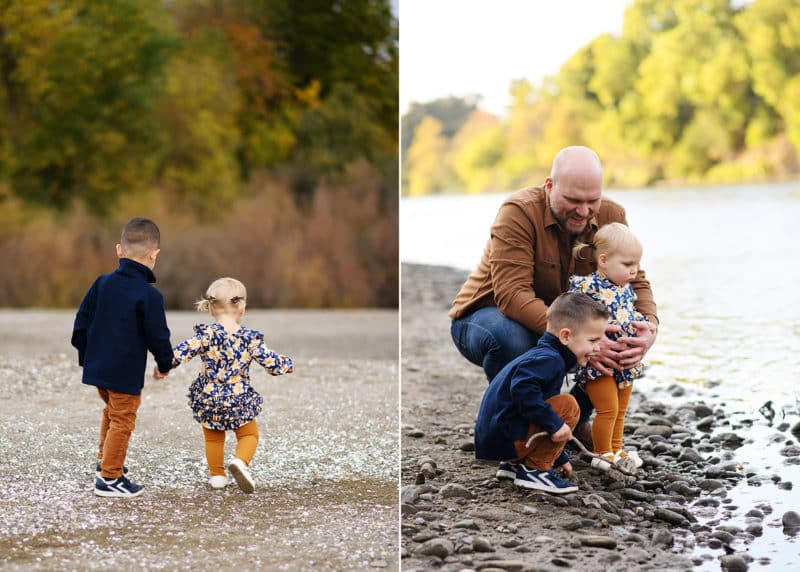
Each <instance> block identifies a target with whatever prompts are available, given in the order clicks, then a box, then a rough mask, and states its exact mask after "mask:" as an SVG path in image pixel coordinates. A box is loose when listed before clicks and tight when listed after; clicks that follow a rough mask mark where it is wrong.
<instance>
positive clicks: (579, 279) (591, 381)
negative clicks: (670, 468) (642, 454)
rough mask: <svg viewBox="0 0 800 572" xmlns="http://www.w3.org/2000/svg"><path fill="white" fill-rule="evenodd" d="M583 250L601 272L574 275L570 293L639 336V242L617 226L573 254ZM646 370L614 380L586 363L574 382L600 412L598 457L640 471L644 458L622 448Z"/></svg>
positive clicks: (627, 372) (627, 332)
mask: <svg viewBox="0 0 800 572" xmlns="http://www.w3.org/2000/svg"><path fill="white" fill-rule="evenodd" d="M585 248H590V249H592V254H593V257H594V260H595V262H596V263H597V270H596V271H595V272H593V273H591V274H589V275H588V276H576V275H574V276H570V279H569V281H570V291H573V292H583V293H584V294H587V295H588V296H590V297H591V298H593V299H595V300H597V301H598V302H601V303H602V304H604V305H605V306H606V307H607V308H608V310H609V312H610V313H611V318H610V320H609V323H610V324H611V325H615V326H619V327H620V329H621V330H622V333H621V334H620V335H623V336H631V337H632V336H635V335H636V328H634V327H633V326H632V325H631V322H634V321H641V320H646V319H647V318H645V317H644V316H643V315H642V314H641V313H640V312H639V311H637V310H636V308H635V306H634V301H635V300H636V294H635V293H634V292H633V288H632V287H631V285H630V282H631V281H632V280H633V279H634V278H636V273H637V272H638V271H639V261H640V260H641V258H642V245H641V243H640V242H639V240H638V239H637V238H636V236H635V235H634V234H633V233H632V232H631V230H630V229H629V228H628V227H627V226H625V225H624V224H621V223H618V222H613V223H609V224H607V225H605V226H603V227H601V228H600V229H599V230H598V231H597V233H596V234H595V236H594V241H593V244H591V245H587V244H583V243H579V244H577V245H576V246H575V248H574V249H573V255H574V256H575V257H579V256H580V252H581V250H582V249H585ZM610 337H613V338H616V337H618V336H617V335H614V336H610ZM642 370H643V367H642V365H641V364H639V365H637V366H636V367H633V368H631V369H626V370H623V371H616V370H615V371H614V375H613V377H612V376H608V375H603V374H602V373H600V372H599V371H598V370H597V369H595V368H594V367H592V366H591V365H587V366H586V367H583V368H580V369H579V370H578V373H577V374H576V375H575V381H576V382H578V383H582V384H584V387H585V389H586V393H587V394H588V395H589V399H591V401H592V405H594V407H595V409H596V410H597V415H596V416H595V420H594V423H593V425H592V440H593V441H594V451H595V453H597V454H598V455H602V456H603V457H606V458H608V459H611V460H613V461H615V462H618V461H620V460H621V459H622V458H624V457H629V458H630V459H631V460H632V462H633V463H634V464H635V466H636V467H640V466H641V465H642V460H641V459H640V458H639V456H638V455H637V454H636V452H626V451H623V450H622V432H623V429H624V428H625V412H626V411H627V409H628V401H629V400H630V397H631V391H632V390H633V380H634V379H636V378H637V377H639V376H641V375H642ZM630 462H631V461H628V463H630ZM592 466H593V467H596V468H599V469H602V470H608V468H609V467H610V465H609V464H608V463H603V462H602V461H601V460H600V459H594V460H592Z"/></svg>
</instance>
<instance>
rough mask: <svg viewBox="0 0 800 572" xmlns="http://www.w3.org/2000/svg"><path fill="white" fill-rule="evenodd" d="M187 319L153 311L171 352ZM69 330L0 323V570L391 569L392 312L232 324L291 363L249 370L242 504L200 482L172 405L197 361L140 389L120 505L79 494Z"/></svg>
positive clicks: (79, 417)
mask: <svg viewBox="0 0 800 572" xmlns="http://www.w3.org/2000/svg"><path fill="white" fill-rule="evenodd" d="M200 317H201V316H200V315H198V314H195V313H191V312H176V313H172V312H170V313H168V315H167V318H168V322H169V325H170V328H171V330H172V341H173V344H176V343H177V342H179V341H181V340H182V339H184V338H186V337H188V336H189V335H190V333H191V326H192V324H194V323H195V322H196V321H198V318H200ZM73 318H74V314H73V312H67V311H64V312H60V311H36V310H26V311H19V310H0V348H2V350H0V387H2V388H3V391H2V393H1V394H0V567H2V568H4V569H11V570H15V569H19V570H21V569H25V570H28V569H65V570H66V569H100V568H111V567H113V568H118V569H134V568H148V569H169V570H188V569H213V568H222V567H232V568H236V567H239V568H242V569H269V570H298V569H309V568H311V569H317V570H344V569H348V570H350V569H355V570H358V569H375V568H383V569H397V567H398V559H397V553H398V518H399V516H398V507H397V479H398V464H399V460H398V448H397V427H398V389H397V387H398V386H397V377H398V372H397V353H398V340H397V313H396V312H394V311H381V310H363V311H248V313H247V316H246V318H245V324H246V325H248V326H250V327H252V328H255V329H259V330H261V331H263V332H264V333H265V337H266V340H267V342H268V343H269V345H270V346H271V347H272V348H273V349H275V350H276V351H279V352H281V353H284V354H286V355H290V356H292V357H293V358H294V359H295V364H296V365H295V370H296V371H295V373H293V374H290V375H287V376H282V377H270V376H268V375H267V374H266V373H265V372H263V371H262V370H260V369H257V368H254V369H253V372H254V375H253V379H254V385H255V387H256V389H257V390H258V391H259V392H260V393H262V395H264V397H265V403H264V412H263V413H262V414H261V416H260V417H259V418H258V422H259V428H260V431H261V440H260V442H259V447H258V450H257V452H256V456H255V458H254V460H253V464H252V472H253V476H254V477H255V479H256V481H257V488H256V492H255V494H252V495H245V494H243V493H242V492H241V491H239V490H238V489H237V488H236V486H235V485H232V486H229V487H227V488H226V489H225V490H222V491H212V490H211V489H210V488H209V487H208V485H207V484H206V481H207V468H206V464H205V458H204V454H203V440H202V432H201V430H200V427H199V426H198V425H197V424H196V423H195V422H194V421H193V419H192V417H191V414H190V411H189V409H188V406H187V404H186V397H185V394H186V389H187V387H188V385H189V383H190V382H191V380H192V379H193V378H194V376H195V375H196V373H197V371H198V369H199V366H200V363H199V361H198V360H194V361H192V362H190V363H189V364H186V365H184V366H182V367H181V368H179V369H178V370H176V371H175V372H173V373H172V374H171V375H170V376H169V377H168V378H167V379H166V380H164V381H153V380H152V379H148V381H147V382H146V384H145V390H144V392H143V400H142V405H141V408H140V410H139V416H138V419H137V427H136V430H135V432H134V434H133V438H132V441H131V445H130V448H129V451H128V458H127V464H128V466H129V467H130V471H131V472H130V476H131V477H132V479H133V480H135V481H137V482H139V483H141V484H143V485H144V486H145V489H146V490H145V493H144V494H143V495H142V496H140V497H138V498H136V499H103V498H99V497H96V496H95V495H94V494H93V493H92V483H93V478H94V477H93V464H94V457H95V450H96V441H97V434H98V428H99V419H100V411H101V401H100V399H99V397H98V396H97V394H96V391H95V390H94V388H91V387H88V386H84V385H82V384H81V382H80V376H81V370H80V368H79V367H78V366H77V353H76V352H75V350H74V349H73V348H71V346H69V337H70V334H71V328H72V320H73ZM148 368H149V369H151V368H152V361H151V362H150V363H149V364H148ZM233 447H234V439H233V436H232V435H230V434H229V436H228V443H227V447H226V452H227V453H228V454H231V453H232V452H233Z"/></svg>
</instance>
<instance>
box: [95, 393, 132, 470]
mask: <svg viewBox="0 0 800 572" xmlns="http://www.w3.org/2000/svg"><path fill="white" fill-rule="evenodd" d="M97 393H98V394H99V395H100V399H102V400H103V402H104V403H105V404H106V406H105V407H104V408H103V416H102V418H101V420H100V447H99V450H98V452H97V459H98V460H99V461H100V469H101V470H100V476H102V477H103V478H105V479H118V478H119V477H121V476H122V468H123V466H124V465H125V456H126V455H127V454H128V442H129V441H130V438H131V433H133V429H134V428H135V427H136V412H137V411H138V410H139V405H140V404H141V402H142V396H141V395H129V394H127V393H120V392H118V391H112V390H110V389H105V388H103V387H98V388H97Z"/></svg>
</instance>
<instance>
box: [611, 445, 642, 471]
mask: <svg viewBox="0 0 800 572" xmlns="http://www.w3.org/2000/svg"><path fill="white" fill-rule="evenodd" d="M625 457H627V458H629V459H631V460H632V461H633V464H634V465H635V467H636V468H637V469H638V468H639V467H641V466H642V465H644V461H642V458H641V457H640V456H639V453H637V452H636V451H623V450H622V449H620V450H619V451H617V452H616V453H614V462H615V463H618V462H619V461H620V460H621V459H624V458H625Z"/></svg>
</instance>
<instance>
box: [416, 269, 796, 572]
mask: <svg viewBox="0 0 800 572" xmlns="http://www.w3.org/2000/svg"><path fill="white" fill-rule="evenodd" d="M402 276H403V290H402V292H403V301H402V303H403V305H402V345H403V363H402V369H401V372H402V373H401V378H402V397H401V400H402V412H401V414H402V420H403V426H402V451H401V456H402V485H401V486H402V489H401V515H402V516H401V558H402V567H403V569H404V570H409V571H410V570H432V569H436V570H447V571H454V572H455V571H464V570H482V571H492V572H494V571H496V570H523V571H544V570H561V569H573V570H598V569H602V568H604V567H611V566H613V568H614V570H693V569H713V570H719V569H720V567H721V568H722V569H723V570H731V571H734V570H736V571H738V570H748V569H750V570H753V569H782V568H781V567H780V566H776V567H774V568H773V566H772V565H773V564H776V565H777V564H781V563H774V562H772V561H771V559H770V558H769V557H763V556H762V557H755V558H754V557H753V556H751V554H750V550H749V547H750V546H751V545H752V544H753V543H754V542H755V541H757V539H758V538H759V537H761V536H762V535H763V534H764V532H765V528H776V527H782V529H783V530H784V531H785V532H786V534H787V535H788V536H789V537H790V538H791V535H792V534H794V532H796V531H797V527H798V525H800V522H798V521H799V520H800V517H798V514H797V511H796V510H794V511H793V510H786V511H783V510H782V511H774V510H773V506H772V505H771V503H769V502H758V503H756V504H754V505H753V506H750V507H740V506H738V505H737V501H736V500H735V499H734V498H732V497H731V495H730V494H729V493H730V491H731V489H732V488H733V487H735V486H736V485H737V484H739V483H741V482H746V483H747V485H750V486H754V487H756V486H759V485H760V484H761V483H764V482H769V483H770V484H774V485H777V487H778V488H779V489H781V490H784V491H791V490H792V489H793V487H795V486H800V482H798V483H792V482H791V481H790V480H784V479H783V478H782V476H781V475H779V474H777V473H776V474H769V473H767V472H758V471H755V470H753V469H752V468H751V467H749V466H747V465H746V464H743V463H742V462H741V460H739V459H737V457H736V453H735V450H736V449H737V448H739V447H740V446H741V445H742V443H743V442H744V441H745V439H746V431H747V429H748V426H747V423H746V422H745V423H738V422H737V421H735V420H732V418H731V415H730V412H729V411H726V410H725V409H724V408H723V407H721V406H720V405H718V404H715V403H713V402H710V401H709V402H706V400H701V399H694V398H693V397H692V396H691V395H690V393H689V392H687V390H686V389H685V388H684V387H682V386H681V385H679V384H667V385H666V386H664V387H660V388H653V387H650V388H648V392H647V394H645V393H643V392H642V391H641V389H639V388H637V389H636V390H635V391H634V397H633V398H632V400H631V406H630V408H629V411H628V417H627V422H626V431H625V447H626V448H630V449H638V451H639V453H640V456H641V457H642V459H643V460H644V466H643V467H642V468H641V469H640V474H639V476H638V478H637V479H636V480H635V481H634V482H630V481H629V482H622V481H620V480H619V479H612V478H610V476H609V475H608V474H606V473H601V472H599V471H596V470H595V469H591V468H590V467H589V465H588V463H587V462H585V461H584V460H581V459H578V455H577V451H576V450H571V451H570V456H571V457H572V460H573V466H574V467H575V476H574V477H573V479H572V480H573V481H574V482H576V483H577V484H578V485H579V486H580V490H579V491H578V492H577V493H574V494H569V495H563V496H553V495H548V494H545V493H538V492H535V491H525V490H521V489H519V488H517V487H515V486H514V485H513V483H512V482H511V481H499V480H498V479H496V478H495V476H494V475H495V471H496V468H497V467H496V463H486V462H478V461H476V460H475V458H474V454H473V439H472V428H473V423H474V419H475V414H476V412H477V408H478V405H479V403H480V400H481V397H482V395H483V391H484V390H485V388H486V380H485V377H484V376H483V372H482V371H481V370H480V369H478V368H477V367H474V366H472V365H470V364H469V363H468V362H466V360H464V359H463V358H462V357H461V356H460V355H459V354H458V352H457V351H456V349H455V348H454V347H453V345H452V342H451V341H450V338H449V331H448V330H449V320H448V318H447V315H446V313H447V309H448V308H449V304H450V300H451V299H452V297H453V296H454V294H455V293H456V292H457V291H458V288H459V287H460V285H461V284H462V283H463V280H464V278H465V274H464V273H462V272H458V271H454V270H452V269H448V268H442V267H431V266H417V265H404V266H403V272H402ZM662 397H663V399H662ZM775 431H776V436H775V437H774V438H773V441H774V443H773V445H774V446H775V447H776V448H778V449H779V450H780V455H781V456H782V457H783V458H784V463H786V464H787V465H793V464H795V465H796V464H797V463H800V447H798V446H797V441H798V439H797V437H796V435H797V434H798V432H800V423H795V424H790V423H789V422H783V423H781V424H780V425H778V426H777V427H776V428H775ZM568 450H569V449H568ZM743 509H747V510H746V511H744V513H745V514H744V517H743V519H738V520H737V521H736V522H737V524H734V523H732V522H731V517H732V515H733V514H734V513H735V514H741V513H742V510H743ZM796 546H797V545H796V544H793V547H794V549H795V551H796Z"/></svg>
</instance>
